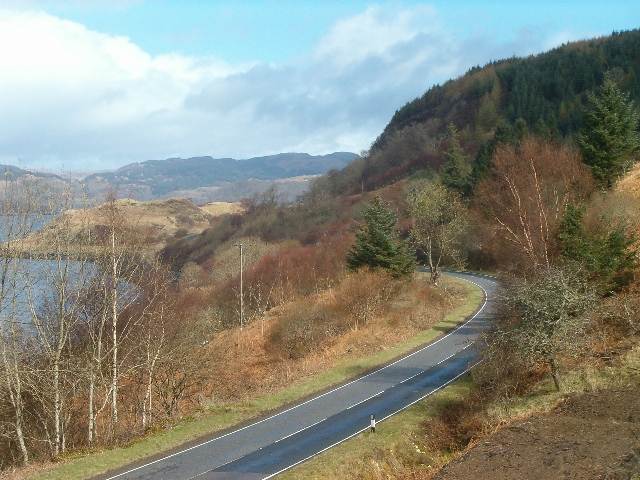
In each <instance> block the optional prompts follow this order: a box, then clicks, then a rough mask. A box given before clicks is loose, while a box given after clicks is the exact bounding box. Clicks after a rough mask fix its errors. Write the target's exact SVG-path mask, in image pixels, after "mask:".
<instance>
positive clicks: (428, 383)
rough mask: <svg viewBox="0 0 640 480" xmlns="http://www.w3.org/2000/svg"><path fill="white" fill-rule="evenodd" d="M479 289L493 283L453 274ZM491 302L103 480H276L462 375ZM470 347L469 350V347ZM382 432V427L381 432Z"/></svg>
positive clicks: (487, 293) (471, 358)
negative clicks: (259, 414) (317, 386)
mask: <svg viewBox="0 0 640 480" xmlns="http://www.w3.org/2000/svg"><path fill="white" fill-rule="evenodd" d="M448 275H452V276H456V277H459V278H463V279H465V280H468V281H471V282H473V283H475V284H477V285H478V286H480V287H481V288H482V289H483V290H484V291H485V296H486V297H487V298H490V297H491V293H492V291H493V290H494V288H495V285H496V284H495V281H494V279H492V278H491V277H487V276H484V275H478V274H471V273H453V272H451V273H448ZM489 311H490V307H489V304H488V302H487V301H485V303H484V304H483V305H482V308H481V309H480V310H479V311H478V312H477V313H476V315H475V316H474V317H473V318H472V319H470V320H469V321H467V322H466V323H465V324H463V325H461V326H460V327H458V328H457V329H456V330H454V331H452V332H450V333H448V334H447V335H444V336H443V337H441V338H440V339H439V340H437V341H434V342H433V343H431V344H429V345H428V346H426V347H424V348H423V349H421V350H419V351H417V352H414V353H412V354H411V355H408V356H406V357H404V358H402V359H400V360H398V361H396V362H394V363H392V364H390V365H387V366H386V367H384V368H381V369H379V370H376V371H375V372H372V373H370V374H368V375H366V376H363V377H361V378H358V379H357V380H354V381H352V382H349V383H347V384H345V385H342V386H340V387H338V388H336V389H334V390H331V391H329V392H326V393H324V394H322V395H319V396H317V397H314V398H312V399H310V400H308V401H306V402H304V403H302V404H299V405H296V406H295V407H292V408H290V409H288V410H285V411H283V412H280V413H278V414H276V415H273V416H271V417H268V418H265V419H264V420H261V421H258V422H256V423H253V424H251V425H248V426H246V427H243V428H240V429H238V430H235V431H232V432H230V433H227V434H225V435H221V436H218V437H216V438H212V439H210V440H207V441H203V442H202V443H199V444H197V445H194V446H191V447H189V448H187V449H184V450H181V451H179V452H177V453H173V454H171V455H168V456H163V457H162V458H157V459H155V460H153V461H147V462H146V463H142V462H140V463H139V464H137V465H132V466H129V467H125V468H123V469H121V470H119V471H116V472H112V473H110V474H108V475H103V476H100V477H98V478H100V479H118V480H124V479H138V480H142V479H149V480H151V479H153V480H187V479H198V480H222V479H224V480H231V479H246V480H254V479H255V480H257V479H266V478H271V477H273V476H275V475H277V474H278V473H280V472H282V471H284V470H286V469H288V468H291V467H292V466H294V465H297V464H298V463H301V462H303V461H305V460H307V459H309V458H311V457H313V456H314V455H317V454H318V453H320V452H322V451H324V450H326V449H328V448H330V447H332V446H334V445H336V444H338V443H341V442H343V441H345V440H347V439H348V438H351V437H353V436H355V435H357V434H358V433H360V432H362V431H364V430H368V429H369V428H370V416H371V415H372V414H373V415H375V418H376V421H377V423H380V422H381V421H383V420H384V419H386V418H388V417H389V416H391V415H393V414H395V413H397V412H399V411H400V410H402V409H404V408H406V407H408V406H409V405H411V404H413V403H415V402H418V401H419V400H421V399H423V398H425V397H427V396H429V395H430V394H432V393H434V392H436V391H437V390H439V389H441V388H443V387H444V386H446V385H447V384H449V383H451V382H452V381H454V380H455V379H456V378H458V377H460V376H461V375H463V374H464V373H465V372H466V371H467V370H468V369H469V368H470V367H471V366H473V365H474V364H475V362H476V351H475V349H474V348H472V345H473V342H474V340H475V339H476V337H477V335H478V334H479V332H480V331H482V329H483V328H484V327H485V326H486V325H487V323H488V320H489ZM470 347H471V348H470ZM382 428H383V427H382Z"/></svg>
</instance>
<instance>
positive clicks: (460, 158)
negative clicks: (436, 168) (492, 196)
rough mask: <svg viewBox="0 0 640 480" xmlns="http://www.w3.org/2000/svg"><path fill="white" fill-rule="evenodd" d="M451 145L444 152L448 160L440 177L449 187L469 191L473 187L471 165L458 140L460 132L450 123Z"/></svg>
mask: <svg viewBox="0 0 640 480" xmlns="http://www.w3.org/2000/svg"><path fill="white" fill-rule="evenodd" d="M448 130H449V147H448V148H447V149H446V151H445V152H444V154H445V156H446V157H447V161H446V162H445V163H444V165H442V169H441V171H440V178H441V180H442V183H443V184H444V185H446V186H447V187H449V188H456V189H458V190H460V191H467V190H468V189H469V188H470V187H471V165H469V164H468V163H467V161H466V160H465V155H464V150H462V147H461V146H460V142H459V141H458V132H457V130H456V127H455V126H454V125H453V124H450V125H449V128H448Z"/></svg>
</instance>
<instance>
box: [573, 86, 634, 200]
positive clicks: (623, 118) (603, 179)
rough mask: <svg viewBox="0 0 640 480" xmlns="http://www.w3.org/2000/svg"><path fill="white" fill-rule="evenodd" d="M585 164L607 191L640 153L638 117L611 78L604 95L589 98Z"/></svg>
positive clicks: (582, 137)
mask: <svg viewBox="0 0 640 480" xmlns="http://www.w3.org/2000/svg"><path fill="white" fill-rule="evenodd" d="M579 142H580V147H581V150H582V156H583V158H584V162H585V163H586V164H587V165H588V166H589V167H590V168H591V170H592V171H593V175H594V176H595V177H596V179H597V180H598V181H599V182H600V184H601V185H602V186H604V187H607V188H611V187H612V186H613V183H614V182H615V180H616V179H617V178H618V176H620V175H621V174H623V173H624V172H625V171H627V170H628V169H629V168H630V167H631V165H632V164H633V161H634V159H635V157H636V156H637V155H638V153H639V152H640V136H639V135H638V113H637V112H636V110H635V107H634V105H633V102H632V101H630V100H629V94H628V93H622V92H621V91H620V88H619V87H618V85H617V84H616V82H614V81H613V79H612V78H611V76H610V75H606V76H605V81H604V85H603V86H602V88H601V89H600V92H599V93H598V94H597V95H596V94H593V93H591V94H589V108H588V109H587V110H586V111H585V129H584V132H583V133H582V134H581V135H580V136H579Z"/></svg>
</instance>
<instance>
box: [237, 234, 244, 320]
mask: <svg viewBox="0 0 640 480" xmlns="http://www.w3.org/2000/svg"><path fill="white" fill-rule="evenodd" d="M238 247H239V248H240V331H242V327H243V326H244V295H243V291H242V270H243V268H242V267H243V258H242V247H244V244H242V243H239V244H238Z"/></svg>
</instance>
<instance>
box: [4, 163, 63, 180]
mask: <svg viewBox="0 0 640 480" xmlns="http://www.w3.org/2000/svg"><path fill="white" fill-rule="evenodd" d="M0 174H4V175H5V176H8V175H10V176H11V178H12V179H14V180H15V179H18V178H23V177H36V178H46V179H53V178H54V179H57V180H62V178H61V177H60V176H59V175H55V174H53V173H46V172H41V171H37V170H25V169H23V168H20V167H14V166H13V165H0Z"/></svg>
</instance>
